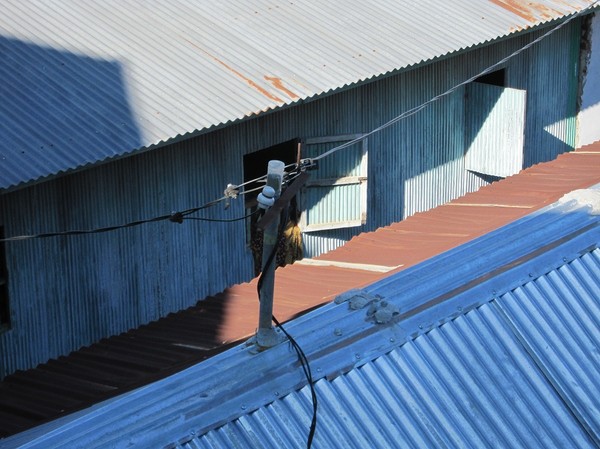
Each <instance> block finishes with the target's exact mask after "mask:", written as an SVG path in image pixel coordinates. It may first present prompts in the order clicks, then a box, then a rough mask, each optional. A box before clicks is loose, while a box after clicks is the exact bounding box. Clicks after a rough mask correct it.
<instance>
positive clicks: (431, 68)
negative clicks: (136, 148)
mask: <svg viewBox="0 0 600 449" xmlns="http://www.w3.org/2000/svg"><path fill="white" fill-rule="evenodd" d="M578 32H579V28H578V25H577V24H575V25H571V26H568V27H565V28H564V29H563V30H560V31H558V32H557V33H555V34H554V35H553V36H551V37H550V38H548V39H547V40H545V41H544V42H543V44H541V45H540V46H538V47H536V49H535V50H534V51H529V52H527V53H524V54H522V55H520V56H518V57H516V58H514V59H513V60H511V61H510V62H509V63H507V64H506V65H505V67H506V70H507V78H508V79H507V84H508V85H509V86H513V87H517V88H520V89H526V90H527V92H528V97H527V123H526V126H527V133H526V138H525V161H526V164H527V165H530V164H532V163H535V162H539V161H543V160H549V159H552V158H553V157H555V156H556V154H557V153H559V152H562V151H565V150H567V149H569V143H570V142H572V133H573V128H572V125H570V124H569V123H571V122H569V119H570V117H572V114H571V113H572V112H573V111H574V105H573V103H572V102H573V97H572V95H573V92H574V91H575V90H576V84H575V83H576V80H577V73H576V67H575V66H574V65H573V64H576V61H577V58H576V56H575V55H574V53H575V52H576V50H577V49H576V47H575V45H573V42H574V40H575V38H576V37H577V36H578ZM540 33H541V31H538V32H536V33H532V34H529V35H525V36H522V37H518V38H514V39H508V40H505V41H502V42H499V43H496V44H493V45H489V46H485V47H481V48H479V49H477V50H473V51H470V52H466V53H463V54H461V55H458V56H455V57H449V58H447V59H443V60H440V61H438V62H435V63H432V64H429V65H427V66H425V67H421V68H417V69H414V70H411V71H406V72H404V73H399V74H390V75H389V76H388V77H386V78H384V79H381V80H379V81H376V82H372V83H366V84H363V85H361V86H358V87H355V88H353V89H349V90H346V91H343V92H340V93H336V94H331V95H329V96H325V97H324V98H322V99H320V100H317V101H312V102H307V103H305V104H300V105H295V106H291V107H288V108H285V109H281V110H279V111H277V112H273V113H269V114H266V115H264V116H261V117H259V118H256V119H252V120H248V121H243V122H240V123H237V124H232V125H230V126H228V127H225V128H223V129H220V130H217V131H213V132H211V133H208V134H205V135H201V136H198V137H195V138H193V139H190V140H187V141H182V142H180V143H176V144H172V145H170V146H168V147H165V148H161V149H156V150H153V151H150V152H147V153H143V154H140V155H137V156H133V157H130V158H126V159H122V160H120V161H115V162H112V163H109V164H105V165H101V166H98V167H96V168H93V169H89V170H85V171H82V172H79V173H75V174H71V175H68V176H64V177H61V178H58V179H55V180H52V181H47V182H44V183H40V184H37V185H34V186H31V187H28V188H26V189H23V190H18V191H15V192H12V193H8V194H4V195H2V196H0V222H1V223H2V224H3V226H4V229H5V234H6V235H7V236H12V235H21V234H35V233H40V232H50V231H59V230H65V229H89V228H95V227H102V226H109V225H114V224H120V223H127V222H131V221H134V220H140V219H146V218H149V217H155V216H159V215H163V214H168V213H170V212H172V211H176V210H184V209H188V208H190V207H194V206H199V205H202V204H205V203H206V202H208V201H211V200H214V199H216V198H219V197H220V196H221V195H222V194H223V190H224V189H225V187H226V185H227V183H230V182H231V183H239V182H241V181H242V180H243V175H244V174H243V156H244V155H246V154H249V153H252V152H254V151H258V150H261V149H263V148H267V147H269V146H271V145H275V144H277V143H280V142H284V141H287V140H289V139H293V138H309V137H318V136H332V135H342V134H353V133H363V132H367V131H370V130H371V129H374V128H375V127H377V126H380V125H381V124H383V123H386V122H387V121H388V120H391V119H392V118H394V117H396V116H398V115H399V114H401V113H402V112H404V111H407V110H408V109H410V108H412V107H414V106H417V105H419V104H420V103H422V102H424V101H426V100H428V99H430V98H432V97H433V96H435V95H438V94H440V93H442V92H444V91H446V90H447V89H449V88H451V87H452V86H454V85H456V84H458V83H460V82H462V81H463V80H465V79H467V78H469V77H470V76H472V75H474V74H476V73H478V72H479V71H481V70H482V69H484V68H485V67H487V66H489V65H490V64H491V63H494V62H496V61H498V60H499V59H501V58H502V57H504V56H506V55H508V54H510V53H511V52H513V51H515V50H517V49H518V48H520V47H521V46H523V45H524V44H525V43H527V42H530V41H531V39H533V38H534V37H535V36H537V35H539V34H540ZM561 120H563V121H564V120H566V121H564V123H566V124H567V125H566V126H562V125H561V126H558V125H555V124H556V123H558V122H561ZM561 123H563V122H561ZM548 127H550V128H548ZM548 129H552V133H550V132H548ZM550 136H552V137H550ZM557 142H558V143H557ZM561 142H562V143H561ZM565 142H566V143H565ZM551 144H552V145H551ZM554 144H556V145H554ZM368 148H369V154H368V158H369V161H368V166H369V173H368V186H369V188H368V214H367V224H366V225H365V226H363V227H356V228H346V229H341V230H332V231H323V232H314V233H311V234H310V235H309V234H306V235H305V236H304V243H305V246H306V255H307V256H316V255H318V254H320V253H322V252H325V251H329V250H331V249H333V248H335V247H337V246H339V245H341V244H343V243H344V242H345V241H347V240H348V239H350V238H351V237H352V236H353V235H356V234H357V233H359V232H362V231H368V230H373V229H376V228H377V227H380V226H385V225H388V224H390V223H391V222H394V221H399V220H401V219H403V218H405V217H407V216H409V215H412V214H414V213H416V212H419V211H425V210H428V209H430V208H432V207H435V206H437V205H439V204H442V203H445V202H447V201H449V200H451V199H453V198H456V197H458V196H460V195H463V194H465V193H467V192H469V191H473V190H476V189H477V188H479V187H480V186H482V185H485V184H486V183H487V182H488V179H486V178H485V177H482V176H478V175H476V174H472V173H469V172H467V171H466V170H465V168H464V159H463V156H464V151H465V142H464V89H462V88H459V89H457V90H456V91H455V92H454V93H452V94H451V95H448V96H446V97H445V98H443V99H442V100H440V101H438V102H436V103H434V104H433V105H431V106H430V107H428V108H426V109H424V110H423V111H421V112H419V113H418V114H415V115H414V116H412V117H410V118H408V119H406V120H404V121H402V122H400V123H398V124H396V125H393V126H391V127H389V128H387V129H385V130H384V131H382V132H380V133H377V134H375V135H373V136H372V137H370V138H369V145H368ZM344 207H345V206H344V204H332V205H331V208H332V210H330V211H328V213H329V214H333V215H335V214H336V212H339V213H342V211H343V209H344ZM244 213H245V210H244V206H243V200H240V199H238V200H232V204H231V206H230V207H229V208H228V209H225V208H224V206H223V204H219V205H217V206H214V207H212V208H209V209H206V210H203V211H201V212H200V213H198V215H199V216H206V217H211V218H234V217H241V216H242V215H243V214H244ZM245 232H246V226H245V224H244V222H243V221H239V222H234V223H209V222H200V221H189V222H188V221H186V222H184V223H182V224H178V223H172V222H169V221H164V222H160V223H149V224H145V225H141V226H138V227H133V228H127V229H121V230H118V231H113V232H108V233H102V234H92V235H80V236H72V237H54V238H48V239H37V240H29V241H21V242H14V243H9V244H7V247H6V254H7V259H8V260H7V262H8V270H9V273H8V274H9V281H8V285H9V294H10V300H11V317H12V325H13V327H12V329H11V330H9V331H6V332H4V333H2V334H0V361H1V366H0V376H3V375H6V374H7V373H10V372H13V371H14V370H16V369H22V368H28V367H32V366H35V365H36V364H37V363H40V362H44V361H45V360H47V359H48V358H50V357H55V356H58V355H60V354H65V353H68V352H69V351H71V350H74V349H77V348H79V347H81V346H83V345H86V344H89V343H92V342H93V341H96V340H98V339H100V338H102V337H106V336H109V335H114V334H118V333H120V332H122V331H125V330H127V329H129V328H132V327H135V326H138V325H140V324H142V323H146V322H149V321H151V320H154V319H157V318H159V317H160V316H164V315H166V314H168V313H169V312H172V311H175V310H179V309H182V308H185V307H187V306H190V305H192V304H194V303H195V302H196V301H198V300H201V299H202V298H204V297H206V296H207V295H209V294H213V293H216V292H219V291H221V290H223V289H224V288H225V287H227V286H228V285H232V284H235V283H240V282H243V281H247V280H249V279H250V278H251V276H252V274H253V269H252V257H251V254H250V250H249V249H248V248H247V245H246V235H245Z"/></svg>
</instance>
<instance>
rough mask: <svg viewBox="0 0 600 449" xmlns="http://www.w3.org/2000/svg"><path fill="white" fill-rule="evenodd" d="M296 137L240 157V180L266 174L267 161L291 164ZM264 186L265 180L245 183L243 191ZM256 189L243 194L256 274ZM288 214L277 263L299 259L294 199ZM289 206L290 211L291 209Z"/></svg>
mask: <svg viewBox="0 0 600 449" xmlns="http://www.w3.org/2000/svg"><path fill="white" fill-rule="evenodd" d="M298 142H299V140H298V139H293V140H288V141H287V142H283V143H280V144H277V145H273V146H272V147H268V148H265V149H263V150H259V151H255V152H253V153H250V154H247V155H245V156H244V183H246V182H249V181H252V180H253V179H256V178H260V177H261V176H263V175H266V174H267V165H268V163H269V161H271V160H279V161H282V162H283V163H284V164H285V165H289V164H293V163H295V162H296V161H297V159H298ZM264 185H265V181H264V180H262V181H258V182H253V183H251V184H248V185H246V186H245V187H244V190H246V191H249V190H252V189H257V188H260V187H262V186H264ZM259 193H260V190H257V191H254V192H252V193H249V194H248V195H244V204H245V206H246V214H252V216H251V218H250V220H248V223H247V228H246V231H247V232H246V238H247V241H248V243H249V246H250V249H251V250H252V255H253V258H254V273H255V275H258V273H260V271H261V269H262V233H260V232H258V231H257V228H256V224H257V223H258V220H259V219H260V217H261V216H262V214H261V213H260V212H258V213H253V212H256V209H257V208H258V205H257V201H256V197H257V195H258V194H259ZM290 209H291V210H290V211H289V213H288V216H289V221H290V223H288V224H287V226H286V228H285V232H284V237H283V238H282V240H281V242H280V244H278V252H277V265H278V266H284V265H286V264H287V263H293V262H294V260H298V259H301V258H302V242H301V236H300V228H299V226H298V217H299V212H298V210H297V206H296V201H295V199H294V201H292V204H291V206H290ZM292 209H293V210H292Z"/></svg>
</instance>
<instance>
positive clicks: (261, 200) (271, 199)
mask: <svg viewBox="0 0 600 449" xmlns="http://www.w3.org/2000/svg"><path fill="white" fill-rule="evenodd" d="M256 199H257V201H258V207H260V208H261V209H268V208H269V207H271V206H272V205H273V204H275V189H274V188H273V187H270V186H264V187H263V189H262V192H261V193H259V194H258V198H256Z"/></svg>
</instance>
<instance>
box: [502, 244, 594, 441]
mask: <svg viewBox="0 0 600 449" xmlns="http://www.w3.org/2000/svg"><path fill="white" fill-rule="evenodd" d="M597 244H598V243H597ZM599 273H600V250H595V251H593V252H590V253H586V254H584V255H583V256H582V257H580V258H578V259H576V260H574V261H573V262H571V263H569V264H568V265H565V266H563V267H561V268H560V269H559V270H554V271H552V272H551V273H549V274H548V275H546V276H543V277H541V278H539V279H536V280H535V281H533V282H530V283H528V284H527V285H525V286H523V287H521V288H518V289H516V290H514V291H513V292H510V293H507V294H506V295H504V296H503V297H502V298H501V299H500V300H499V301H498V304H499V305H500V307H501V308H502V310H503V311H504V312H505V313H506V314H507V316H508V317H509V319H510V322H511V325H513V326H515V327H516V329H517V330H518V332H519V334H520V339H521V340H522V344H523V345H524V347H525V348H526V349H527V351H528V352H529V354H530V355H531V357H533V358H535V360H536V361H537V363H538V364H539V366H540V369H541V370H542V371H543V372H544V374H545V375H546V376H548V377H549V378H550V379H551V380H552V382H553V383H554V384H555V388H556V389H557V390H558V392H559V393H560V396H561V398H562V400H563V401H564V402H565V403H566V404H567V405H568V407H569V409H570V410H571V412H572V413H573V415H574V416H576V417H577V419H578V420H580V421H581V422H582V423H583V426H584V428H585V429H586V430H587V431H588V432H589V433H590V435H592V437H593V439H594V441H595V442H596V444H600V399H599V396H598V392H600V368H599V367H600V355H599V354H598V348H599V347H600V334H599V332H598V329H599V326H600V323H599V320H598V317H600V275H599Z"/></svg>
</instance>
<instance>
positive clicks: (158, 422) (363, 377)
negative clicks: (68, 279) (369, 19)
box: [0, 185, 600, 449]
mask: <svg viewBox="0 0 600 449" xmlns="http://www.w3.org/2000/svg"><path fill="white" fill-rule="evenodd" d="M588 194H589V195H595V197H596V200H595V201H596V209H595V212H594V213H591V212H590V209H589V208H588V207H584V206H582V205H581V204H578V203H573V202H564V201H563V202H559V203H557V204H554V205H552V206H549V207H547V208H545V209H542V210H541V211H538V212H536V213H533V214H531V215H529V216H526V217H525V218H522V219H520V220H518V221H516V222H514V223H511V224H509V225H507V226H505V227H503V228H500V229H498V230H496V231H493V232H491V233H489V234H487V235H485V236H483V237H480V238H479V239H477V240H474V241H472V242H469V243H466V244H464V245H462V246H460V247H458V248H455V249H453V250H450V251H448V252H446V253H443V254H440V255H439V256H436V257H434V258H432V259H429V260H428V261H426V262H423V263H421V264H419V265H416V266H414V267H412V268H409V269H407V270H405V271H401V272H398V273H395V274H391V275H389V276H388V277H386V278H384V279H382V280H381V281H378V282H375V283H374V284H372V285H370V286H368V287H365V288H364V289H362V290H357V291H353V292H349V293H348V294H346V295H344V296H343V298H345V299H349V300H350V301H352V298H353V297H354V296H356V295H367V297H369V298H379V301H375V302H374V303H372V304H373V305H378V306H382V305H383V301H386V302H387V303H388V304H391V305H393V306H396V307H398V308H399V311H400V314H399V315H398V316H396V317H395V318H394V319H393V320H392V321H390V322H387V323H384V324H377V323H375V322H374V320H373V318H372V315H370V306H367V307H364V308H360V307H355V308H352V307H349V303H348V302H343V301H336V303H331V304H328V305H325V306H323V307H321V308H319V309H317V310H315V311H313V312H311V313H309V314H306V315H304V316H302V317H299V318H297V319H295V320H293V321H291V322H289V323H288V324H287V325H286V327H287V329H288V332H290V333H291V334H292V335H294V336H295V338H296V339H297V341H298V343H299V344H300V345H301V346H302V348H303V350H304V352H305V353H306V355H307V357H308V359H309V360H310V363H311V368H312V372H313V375H314V376H315V379H317V382H316V389H317V394H318V397H319V404H320V408H319V414H318V420H319V424H318V426H317V431H316V436H315V445H314V447H315V449H316V448H319V447H356V448H363V447H428V448H429V447H474V448H479V447H511V448H513V447H514V448H517V447H518V448H549V447H556V448H563V447H580V448H586V447H596V445H597V444H599V443H600V424H599V423H598V415H599V413H598V410H600V394H599V393H600V391H599V390H600V385H599V384H598V379H599V378H600V376H599V374H600V373H599V369H598V366H600V364H599V363H598V362H599V361H598V351H597V348H598V347H599V346H600V335H599V334H598V332H597V329H598V328H599V327H600V250H599V249H598V245H599V244H600V226H599V225H600V204H599V203H600V185H598V186H596V187H595V188H594V189H593V190H589V191H588ZM458 261H460V263H459V262H458ZM310 416H311V401H310V393H309V389H308V387H307V386H306V380H305V378H304V376H303V374H302V370H301V369H300V367H299V365H298V361H297V356H296V354H295V353H294V351H293V350H292V349H291V347H290V346H289V345H288V344H286V343H284V344H281V345H278V346H275V347H273V348H271V349H269V350H267V351H264V352H261V353H258V354H255V353H254V352H253V351H252V346H246V345H241V346H238V347H236V348H234V349H231V350H229V351H227V352H224V353H222V354H219V355H217V356H215V357H212V358H210V359H208V360H206V361H205V362H202V363H199V364H198V365H196V366H194V367H191V368H189V369H188V370H185V371H182V372H180V373H177V374H175V375H173V376H171V377H169V378H167V379H164V380H161V381H159V382H156V383H154V384H151V385H148V386H146V387H143V388H140V389H139V390H136V391H133V392H130V393H126V394H124V395H122V396H120V397H117V398H114V399H112V400H109V401H106V402H105V403H102V404H97V405H95V406H93V407H91V408H89V409H87V410H83V411H81V412H78V413H75V414H73V415H71V416H67V417H64V418H59V419H57V420H56V421H54V422H52V423H48V424H45V425H41V426H39V427H37V428H35V429H32V430H29V431H26V432H23V433H21V434H18V435H15V436H13V437H9V438H7V439H5V440H2V441H1V442H0V447H3V448H13V447H27V448H37V447H40V448H41V447H43V448H44V449H48V448H56V447H70V448H76V447H85V448H94V447H102V448H111V447H124V446H127V447H144V448H145V447H170V448H175V447H179V448H182V449H183V448H186V449H191V448H198V447H202V448H232V447H240V448H249V447H257V448H258V447H303V446H304V445H305V441H306V436H307V433H308V427H309V423H310Z"/></svg>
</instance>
